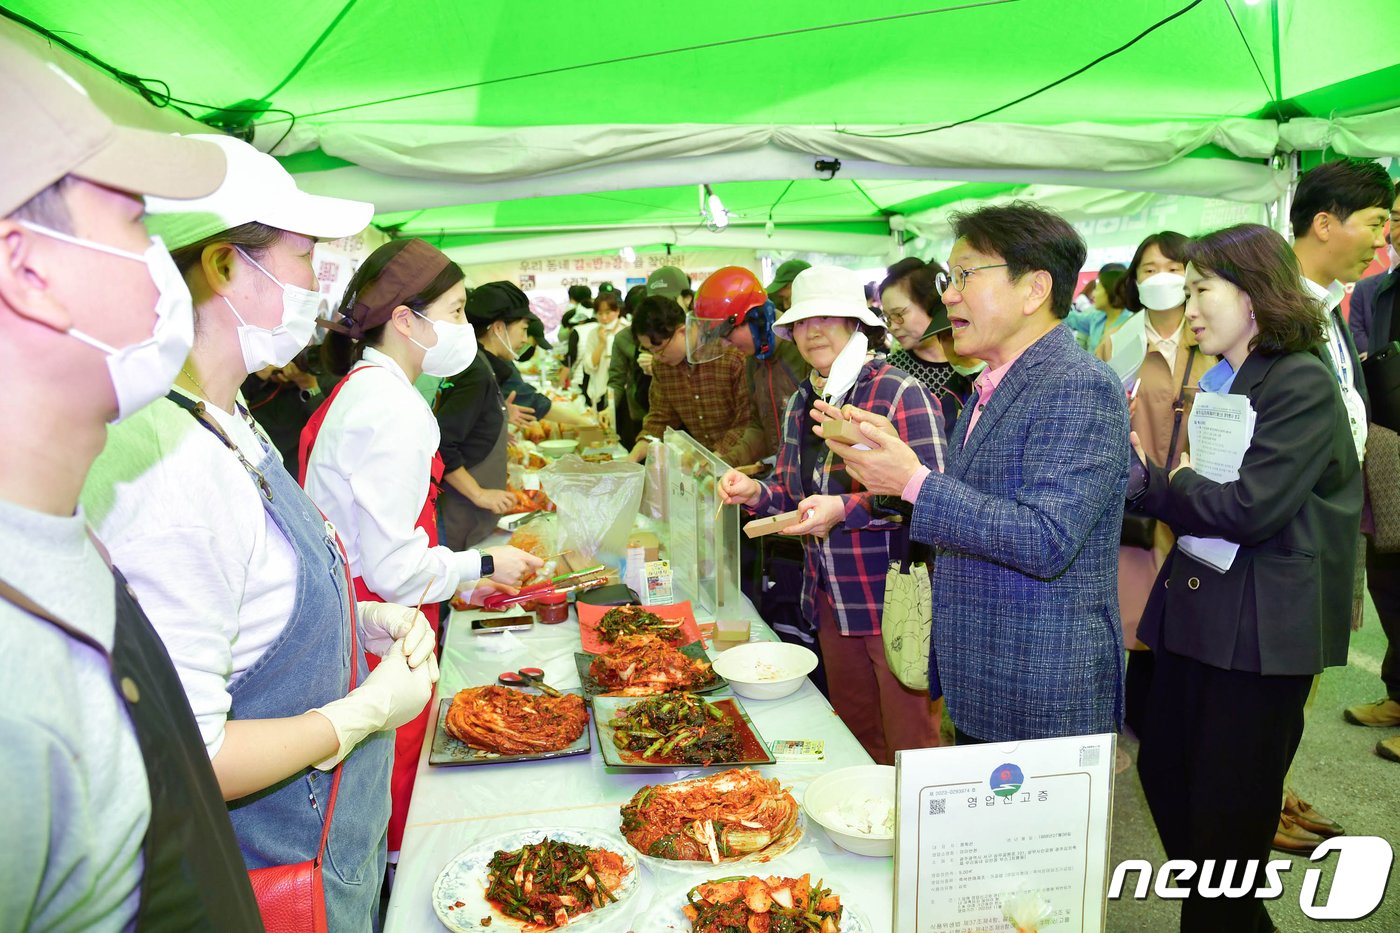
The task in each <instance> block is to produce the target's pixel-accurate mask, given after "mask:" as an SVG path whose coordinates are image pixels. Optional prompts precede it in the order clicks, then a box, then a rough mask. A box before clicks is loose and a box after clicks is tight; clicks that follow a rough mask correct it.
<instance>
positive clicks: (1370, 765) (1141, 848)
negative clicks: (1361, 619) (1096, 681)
mask: <svg viewBox="0 0 1400 933" xmlns="http://www.w3.org/2000/svg"><path fill="white" fill-rule="evenodd" d="M1385 647H1386V640H1385V633H1384V632H1382V631H1381V626H1380V622H1379V620H1378V619H1377V618H1376V610H1375V607H1374V606H1372V605H1371V603H1370V600H1369V598H1368V599H1367V602H1366V621H1365V624H1364V625H1363V626H1362V628H1361V631H1359V632H1355V633H1353V635H1352V640H1351V652H1350V658H1349V660H1350V663H1349V664H1348V665H1347V666H1346V667H1344V668H1332V669H1330V670H1329V671H1327V673H1326V674H1324V675H1323V677H1322V683H1321V684H1320V685H1319V688H1318V692H1317V696H1316V699H1315V700H1314V702H1313V704H1312V707H1311V709H1309V710H1308V713H1307V728H1306V730H1305V731H1304V733H1303V741H1302V744H1301V745H1300V746H1299V748H1298V754H1297V757H1296V758H1295V759H1294V762H1293V777H1292V785H1293V788H1294V790H1295V791H1296V792H1297V793H1299V794H1300V795H1302V797H1303V798H1304V799H1305V800H1307V801H1308V802H1310V803H1311V804H1312V805H1313V807H1315V808H1316V809H1317V810H1318V811H1319V812H1321V813H1324V814H1326V815H1327V816H1330V817H1331V818H1332V819H1334V820H1336V821H1337V822H1339V823H1341V824H1342V825H1343V826H1344V827H1345V828H1346V830H1347V832H1348V833H1349V834H1351V835H1357V836H1380V837H1382V838H1384V839H1386V840H1388V841H1389V842H1390V844H1391V847H1392V850H1394V849H1395V848H1396V847H1397V845H1398V844H1400V763H1396V762H1393V761H1387V760H1386V759H1384V758H1381V757H1379V756H1378V755H1376V754H1375V746H1376V742H1377V741H1378V740H1380V739H1383V738H1390V737H1391V736H1393V735H1395V734H1396V733H1397V732H1400V729H1367V728H1362V727H1360V726H1353V725H1351V724H1350V723H1348V722H1346V721H1345V720H1343V719H1342V710H1343V708H1345V707H1347V706H1353V705H1355V704H1357V703H1366V702H1370V701H1372V700H1375V699H1377V698H1379V697H1381V696H1384V695H1385V690H1384V688H1383V687H1382V685H1381V682H1380V677H1379V673H1380V662H1381V658H1382V657H1384V655H1385ZM1242 728H1243V724H1242ZM1120 747H1121V748H1123V749H1124V750H1125V751H1126V752H1127V753H1128V754H1129V755H1130V756H1131V757H1132V758H1133V759H1134V762H1136V758H1137V743H1136V742H1134V741H1133V740H1132V739H1122V740H1121V742H1120ZM1273 857H1274V858H1286V856H1284V855H1282V854H1278V853H1276V854H1275V855H1274V856H1273ZM1130 858H1139V859H1146V860H1147V861H1149V862H1151V863H1152V864H1153V865H1154V866H1160V865H1161V864H1162V862H1163V861H1165V859H1166V856H1165V855H1163V853H1162V846H1161V843H1160V842H1159V841H1158V839H1157V831H1156V829H1155V827H1154V826H1153V823H1152V817H1151V814H1150V813H1149V812H1148V809H1147V802H1146V800H1144V798H1143V795H1142V785H1141V784H1140V783H1139V782H1138V779H1137V768H1136V766H1135V765H1134V767H1130V768H1128V769H1127V770H1126V771H1124V772H1122V773H1120V774H1119V775H1118V778H1117V783H1116V786H1115V789H1114V810H1113V842H1112V848H1111V851H1110V853H1109V864H1110V865H1117V864H1118V863H1119V862H1121V861H1123V860H1124V859H1130ZM1336 860H1337V859H1336V856H1335V855H1329V856H1328V857H1327V859H1326V861H1325V862H1324V863H1322V864H1321V866H1320V867H1321V868H1322V869H1323V881H1322V883H1321V884H1320V885H1319V894H1318V900H1319V902H1324V901H1323V899H1324V898H1325V896H1326V892H1327V891H1328V890H1329V888H1330V885H1331V875H1332V870H1333V868H1334V867H1335V865H1336ZM1293 863H1294V867H1293V868H1292V869H1291V870H1290V871H1289V872H1287V873H1286V874H1284V875H1283V876H1282V877H1283V882H1284V887H1285V889H1286V890H1285V893H1284V895H1283V896H1282V897H1281V898H1279V899H1278V900H1276V901H1274V902H1272V903H1271V904H1270V906H1269V914H1270V916H1271V917H1272V918H1273V921H1274V924H1275V925H1276V926H1277V927H1278V928H1279V929H1280V930H1282V931H1284V933H1293V931H1304V930H1312V929H1315V928H1321V927H1324V926H1335V927H1337V928H1338V929H1345V930H1347V931H1356V933H1372V931H1374V933H1395V931H1397V930H1400V867H1397V868H1392V870H1391V873H1390V879H1389V883H1388V887H1387V892H1386V897H1385V899H1384V900H1382V901H1381V905H1380V907H1379V908H1378V909H1377V910H1376V911H1375V913H1373V914H1371V916H1369V917H1366V918H1365V919H1362V920H1358V921H1355V922H1351V923H1343V922H1331V923H1328V922H1325V921H1319V920H1310V919H1308V918H1307V917H1305V916H1304V915H1303V912H1302V910H1301V909H1300V908H1299V906H1298V895H1299V892H1300V889H1301V887H1302V884H1303V877H1304V872H1305V870H1306V869H1307V868H1310V867H1319V866H1318V865H1316V864H1314V863H1312V862H1309V861H1308V860H1307V859H1306V858H1301V857H1298V858H1294V859H1293ZM1136 877H1137V876H1136V873H1133V874H1132V875H1131V876H1130V879H1132V880H1135V879H1136ZM1179 915H1180V907H1179V906H1178V905H1177V904H1176V902H1173V901H1164V900H1161V899H1158V898H1155V897H1149V899H1148V900H1146V901H1134V900H1131V899H1124V900H1121V901H1115V902H1111V903H1110V904H1109V907H1108V929H1109V930H1110V931H1112V933H1119V931H1122V933H1129V931H1133V933H1137V931H1152V933H1157V931H1162V933H1169V931H1173V930H1176V929H1177V927H1178V918H1179Z"/></svg>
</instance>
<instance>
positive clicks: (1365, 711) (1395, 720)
mask: <svg viewBox="0 0 1400 933" xmlns="http://www.w3.org/2000/svg"><path fill="white" fill-rule="evenodd" d="M1342 717H1343V718H1344V719H1346V721H1347V722H1349V723H1352V724H1353V725H1357V726H1400V702H1398V701H1396V700H1392V699H1391V698H1390V697H1381V698H1380V699H1379V700H1377V701H1376V702H1374V703H1362V704H1361V705H1360V706H1349V707H1347V709H1346V710H1344V711H1343V712H1342Z"/></svg>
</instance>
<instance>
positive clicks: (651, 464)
mask: <svg viewBox="0 0 1400 933" xmlns="http://www.w3.org/2000/svg"><path fill="white" fill-rule="evenodd" d="M648 440H650V441H651V444H650V445H649V446H648V447H647V462H646V486H645V487H644V489H643V491H642V506H641V508H642V514H643V515H645V516H647V517H648V518H651V519H653V520H655V521H658V522H660V523H661V524H663V525H664V524H666V447H665V445H664V444H662V443H661V441H659V440H657V439H656V438H648Z"/></svg>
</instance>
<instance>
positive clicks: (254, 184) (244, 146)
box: [146, 133, 374, 249]
mask: <svg viewBox="0 0 1400 933" xmlns="http://www.w3.org/2000/svg"><path fill="white" fill-rule="evenodd" d="M187 138H189V139H199V140H205V141H208V142H211V143H214V144H215V145H217V146H218V147H219V148H220V149H222V150H223V151H224V155H225V156H226V157H227V158H228V175H227V176H226V177H225V178H224V183H223V184H222V185H220V186H219V187H218V189H217V190H215V191H214V193H213V194H210V195H207V196H205V197H202V198H195V199H193V200H187V201H173V200H167V199H165V198H157V197H148V198H146V226H147V228H149V229H150V231H151V232H152V233H154V234H159V235H160V238H161V239H162V240H164V241H165V245H166V246H167V247H169V248H170V249H179V248H180V247H182V246H188V245H190V244H191V243H198V242H199V241H200V240H203V239H204V238H205V237H210V236H213V235H214V234H216V233H223V232H224V231H225V230H231V229H233V228H234V227H238V226H241V225H243V224H247V223H253V222H255V221H256V222H257V223H262V224H267V225H268V226H269V227H276V228H277V229H278V230H286V231H288V232H290V233H300V234H301V235H302V236H309V237H315V238H316V239H319V240H335V239H339V238H340V237H346V236H351V235H352V234H356V233H359V232H360V231H361V230H363V229H365V227H367V226H369V222H370V219H371V218H372V217H373V216H374V205H373V204H370V203H368V202H366V201H349V200H346V199H345V198H328V197H324V196H322V195H317V194H307V193H306V192H305V191H302V190H301V189H300V188H298V187H297V183H296V180H295V179H294V178H293V177H292V174H291V173H290V172H288V171H287V170H286V169H285V168H283V167H282V164H281V163H280V162H278V161H277V160H276V159H274V158H273V157H272V156H270V155H267V154H265V153H262V152H259V151H258V150H257V149H256V148H254V147H253V146H250V145H249V144H248V143H245V142H243V141H242V140H241V139H234V138H233V137H232V136H224V135H221V134H206V133H196V134H194V135H191V136H189V137H187Z"/></svg>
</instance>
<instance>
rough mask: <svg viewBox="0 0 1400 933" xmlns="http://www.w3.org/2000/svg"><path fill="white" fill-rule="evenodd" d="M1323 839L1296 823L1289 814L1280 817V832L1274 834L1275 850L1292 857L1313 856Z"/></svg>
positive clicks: (1281, 814) (1282, 814)
mask: <svg viewBox="0 0 1400 933" xmlns="http://www.w3.org/2000/svg"><path fill="white" fill-rule="evenodd" d="M1322 842H1323V837H1321V836H1319V835H1318V834H1317V833H1315V832H1312V831H1310V830H1306V829H1304V828H1303V827H1301V826H1299V825H1298V824H1297V823H1296V822H1294V820H1293V817H1291V816H1289V815H1288V814H1287V813H1280V814H1279V816H1278V831H1277V832H1275V833H1274V848H1275V849H1277V850H1279V851H1280V852H1287V853H1289V854H1290V855H1312V853H1313V849H1316V848H1317V847H1318V846H1320V845H1322Z"/></svg>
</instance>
